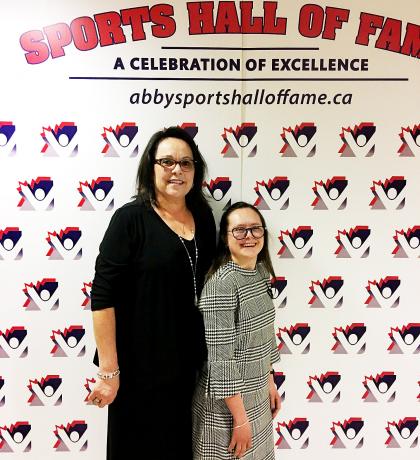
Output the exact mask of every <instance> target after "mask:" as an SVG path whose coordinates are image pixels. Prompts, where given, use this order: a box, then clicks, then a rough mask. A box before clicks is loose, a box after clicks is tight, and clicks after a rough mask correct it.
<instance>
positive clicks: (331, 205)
mask: <svg viewBox="0 0 420 460" xmlns="http://www.w3.org/2000/svg"><path fill="white" fill-rule="evenodd" d="M347 185H348V180H347V179H346V178H345V176H334V177H332V178H331V179H327V180H326V181H325V182H323V181H322V180H321V181H315V186H314V187H312V190H313V191H314V193H315V195H316V198H315V200H314V201H313V202H312V206H313V208H314V210H316V211H320V210H326V209H329V210H331V209H333V210H339V211H342V210H343V209H345V208H346V206H347V195H348V193H347V192H348V189H347Z"/></svg>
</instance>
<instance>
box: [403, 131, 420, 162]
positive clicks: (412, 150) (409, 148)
mask: <svg viewBox="0 0 420 460" xmlns="http://www.w3.org/2000/svg"><path fill="white" fill-rule="evenodd" d="M400 139H401V141H402V144H401V146H400V148H399V149H398V153H399V156H400V157H415V156H417V157H418V156H419V154H420V124H419V125H414V126H412V127H411V128H410V126H407V128H401V132H400Z"/></svg>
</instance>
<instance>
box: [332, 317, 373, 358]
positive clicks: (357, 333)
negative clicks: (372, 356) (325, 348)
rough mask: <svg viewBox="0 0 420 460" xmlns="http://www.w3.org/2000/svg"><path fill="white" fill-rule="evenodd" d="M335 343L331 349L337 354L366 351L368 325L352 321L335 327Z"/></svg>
mask: <svg viewBox="0 0 420 460" xmlns="http://www.w3.org/2000/svg"><path fill="white" fill-rule="evenodd" d="M332 335H333V337H334V340H335V343H334V345H333V347H332V348H331V350H332V351H333V353H335V354H362V353H364V352H365V351H366V326H365V325H364V323H352V324H350V325H348V326H345V327H344V328H342V327H335V328H334V331H333V333H332Z"/></svg>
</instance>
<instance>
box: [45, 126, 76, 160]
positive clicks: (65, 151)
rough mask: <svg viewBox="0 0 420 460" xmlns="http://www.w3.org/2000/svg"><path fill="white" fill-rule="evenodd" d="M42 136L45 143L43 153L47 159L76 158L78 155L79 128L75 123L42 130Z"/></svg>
mask: <svg viewBox="0 0 420 460" xmlns="http://www.w3.org/2000/svg"><path fill="white" fill-rule="evenodd" d="M41 136H42V139H43V140H44V142H45V144H44V146H43V147H42V150H41V153H43V154H44V156H46V157H57V156H61V157H74V156H76V155H77V153H78V139H77V126H76V125H75V124H74V123H73V122H66V121H63V122H62V123H60V124H59V125H55V128H51V126H48V128H42V133H41Z"/></svg>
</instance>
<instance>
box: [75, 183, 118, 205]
mask: <svg viewBox="0 0 420 460" xmlns="http://www.w3.org/2000/svg"><path fill="white" fill-rule="evenodd" d="M79 184H80V186H79V187H78V188H77V190H78V192H79V193H80V195H82V199H81V200H80V201H79V204H78V205H77V206H78V207H79V208H80V209H81V210H82V211H111V210H112V209H113V208H114V197H113V193H112V189H113V187H114V181H113V180H112V179H111V178H110V177H98V178H97V179H92V181H91V182H90V183H89V181H85V182H79Z"/></svg>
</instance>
